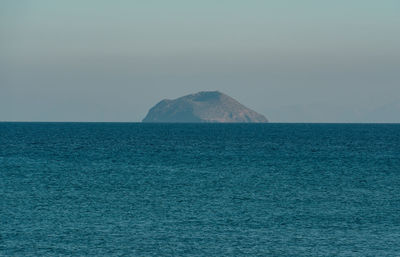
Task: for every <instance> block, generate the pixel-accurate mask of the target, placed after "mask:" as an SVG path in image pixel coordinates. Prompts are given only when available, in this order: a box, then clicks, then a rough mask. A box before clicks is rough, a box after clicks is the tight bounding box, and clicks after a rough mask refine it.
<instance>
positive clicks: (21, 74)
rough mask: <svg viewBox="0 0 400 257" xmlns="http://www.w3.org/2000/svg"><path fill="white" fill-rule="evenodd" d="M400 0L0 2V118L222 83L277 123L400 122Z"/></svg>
mask: <svg viewBox="0 0 400 257" xmlns="http://www.w3.org/2000/svg"><path fill="white" fill-rule="evenodd" d="M399 13H400V1H398V0H382V1H376V0H363V1H362V0H352V1H348V0H346V1H345V0H337V1H324V0H308V1H307V0H305V1H297V0H292V1H289V0H286V1H285V0H279V1H278V0H276V1H265V0H263V1H261V0H248V1H235V0H229V1H227V0H220V1H215V0H213V1H212V0H202V1H194V0H193V1H191V0H185V1H184V0H170V1H164V0H146V1H135V0H132V1H127V0H126V1H122V0H116V1H100V0H98V1H94V0H93V1H89V0H88V1H78V0H68V1H54V0H53V1H51V0H20V1H14V0H3V1H1V2H0V120H3V121H14V120H15V121H140V120H141V119H142V118H143V117H144V116H145V115H146V113H147V110H148V109H149V108H150V107H152V106H153V105H154V104H156V103H157V102H158V101H160V100H161V99H163V98H176V97H179V96H182V95H185V94H189V93H194V92H197V91H203V90H219V91H222V92H224V93H226V94H228V95H230V96H232V97H234V98H236V99H237V100H239V101H240V102H242V103H243V104H245V105H247V106H248V107H250V108H253V109H254V110H256V111H258V112H260V113H263V114H264V115H266V116H267V118H269V119H270V120H271V121H279V122H301V121H303V122H376V121H379V122H400V115H399V114H398V113H400V33H399V31H400V15H399Z"/></svg>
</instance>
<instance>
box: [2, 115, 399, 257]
mask: <svg viewBox="0 0 400 257" xmlns="http://www.w3.org/2000/svg"><path fill="white" fill-rule="evenodd" d="M0 255H2V256H400V125H390V124H388V125H385V124H381V125H374V124H364V125H362V124H236V125H235V124H141V123H0Z"/></svg>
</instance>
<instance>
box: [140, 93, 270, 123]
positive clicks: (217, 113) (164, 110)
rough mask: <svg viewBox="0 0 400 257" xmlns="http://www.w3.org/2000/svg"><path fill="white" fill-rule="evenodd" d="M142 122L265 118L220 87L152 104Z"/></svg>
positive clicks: (242, 121)
mask: <svg viewBox="0 0 400 257" xmlns="http://www.w3.org/2000/svg"><path fill="white" fill-rule="evenodd" d="M143 122H176V123H204V122H213V123H265V122H268V120H267V118H265V117H264V116H263V115H261V114H259V113H257V112H255V111H253V110H251V109H249V108H247V107H245V106H244V105H242V104H241V103H239V102H238V101H236V100H235V99H233V98H232V97H230V96H227V95H226V94H223V93H221V92H219V91H206V92H199V93H196V94H190V95H186V96H182V97H180V98H177V99H174V100H169V99H165V100H162V101H161V102H159V103H158V104H156V105H155V106H154V107H152V108H151V109H150V110H149V112H148V114H147V116H146V117H145V118H144V119H143Z"/></svg>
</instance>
